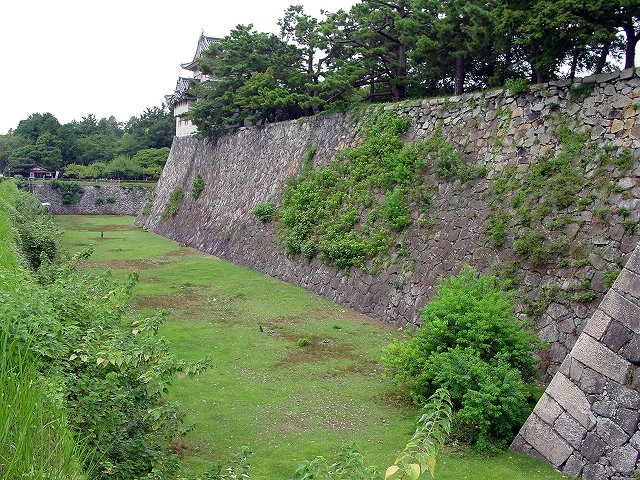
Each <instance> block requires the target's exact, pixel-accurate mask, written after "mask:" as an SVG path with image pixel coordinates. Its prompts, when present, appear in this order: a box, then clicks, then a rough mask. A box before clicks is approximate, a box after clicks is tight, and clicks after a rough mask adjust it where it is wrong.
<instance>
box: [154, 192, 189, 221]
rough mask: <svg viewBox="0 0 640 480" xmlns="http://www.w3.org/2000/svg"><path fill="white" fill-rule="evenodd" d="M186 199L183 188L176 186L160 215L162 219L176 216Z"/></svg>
mask: <svg viewBox="0 0 640 480" xmlns="http://www.w3.org/2000/svg"><path fill="white" fill-rule="evenodd" d="M183 200H184V192H183V191H182V188H180V187H176V188H174V189H173V190H172V191H171V194H170V195H169V201H167V203H166V205H165V206H164V210H163V211H162V214H161V215H160V218H162V220H168V219H169V218H172V217H175V216H176V215H177V213H178V210H180V206H181V205H182V201H183Z"/></svg>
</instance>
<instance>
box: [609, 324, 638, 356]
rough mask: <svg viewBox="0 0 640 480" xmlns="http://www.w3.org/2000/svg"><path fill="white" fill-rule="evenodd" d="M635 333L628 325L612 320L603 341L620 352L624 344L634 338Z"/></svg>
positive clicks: (613, 349)
mask: <svg viewBox="0 0 640 480" xmlns="http://www.w3.org/2000/svg"><path fill="white" fill-rule="evenodd" d="M634 335H636V334H634V333H633V332H632V331H631V330H629V329H628V328H627V327H625V326H624V325H622V324H621V323H619V322H617V321H613V322H611V324H610V325H609V328H607V332H606V333H605V334H604V337H603V338H602V342H603V343H604V344H605V345H606V346H607V347H609V349H611V350H612V351H614V352H618V350H620V348H622V346H623V345H624V344H625V343H627V342H628V341H629V340H631V339H632V338H633V336H634Z"/></svg>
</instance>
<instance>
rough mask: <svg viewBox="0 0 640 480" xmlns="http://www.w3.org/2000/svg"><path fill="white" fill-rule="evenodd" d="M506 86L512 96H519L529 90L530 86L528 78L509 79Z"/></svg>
mask: <svg viewBox="0 0 640 480" xmlns="http://www.w3.org/2000/svg"><path fill="white" fill-rule="evenodd" d="M504 86H505V87H506V89H507V90H509V92H510V93H511V94H512V95H518V94H520V93H523V92H524V91H526V90H527V87H528V86H529V79H528V78H509V79H507V81H506V82H504Z"/></svg>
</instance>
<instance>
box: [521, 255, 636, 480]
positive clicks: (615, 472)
mask: <svg viewBox="0 0 640 480" xmlns="http://www.w3.org/2000/svg"><path fill="white" fill-rule="evenodd" d="M639 365H640V246H639V247H636V249H635V251H634V252H633V254H632V255H631V257H630V258H629V260H628V261H627V264H626V266H625V268H624V269H623V270H622V273H621V274H620V275H619V276H618V278H617V280H616V281H615V283H614V284H613V287H612V288H611V289H610V290H609V292H608V293H607V294H606V295H605V297H604V299H603V300H602V303H601V304H600V306H599V307H598V308H597V310H596V311H595V313H594V314H593V316H592V317H591V319H590V320H589V322H588V323H587V325H586V327H585V328H584V330H583V332H582V334H580V336H579V337H578V341H577V342H576V344H575V346H574V347H573V349H572V350H571V352H570V353H569V355H567V357H566V358H565V360H564V361H563V362H562V365H561V367H560V371H559V372H558V373H556V375H555V376H554V377H553V380H552V381H551V383H550V384H549V387H548V388H547V390H546V392H545V393H544V395H543V396H542V398H541V399H540V401H539V402H538V404H537V405H536V407H535V409H534V411H533V414H532V415H531V416H530V417H529V419H528V420H527V422H526V423H525V425H524V426H523V427H522V429H521V430H520V433H519V435H518V436H517V437H516V439H515V440H514V442H513V445H512V448H514V449H515V450H519V451H521V452H523V453H527V454H530V455H535V456H538V457H541V458H542V459H543V460H545V461H547V462H549V463H551V464H552V465H553V466H554V467H556V468H557V469H559V470H561V471H563V472H565V473H567V474H569V475H571V476H580V475H582V478H584V479H586V480H599V479H627V478H629V479H630V478H634V477H633V475H632V473H633V472H634V471H635V470H636V469H637V468H640V463H639V462H638V451H639V450H640V431H638V418H639V417H640V415H639V413H638V409H640V394H639V393H638V392H639V391H640V371H639V370H638V366H639Z"/></svg>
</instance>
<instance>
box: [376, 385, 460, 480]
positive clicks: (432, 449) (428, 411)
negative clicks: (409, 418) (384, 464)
mask: <svg viewBox="0 0 640 480" xmlns="http://www.w3.org/2000/svg"><path fill="white" fill-rule="evenodd" d="M452 419H453V413H452V405H451V398H450V395H449V392H448V391H447V390H446V389H444V388H438V389H437V390H436V391H435V392H434V393H433V395H431V397H429V399H428V400H427V402H426V404H425V405H424V406H423V407H422V415H421V416H420V420H418V427H417V428H416V431H415V433H414V434H413V436H412V437H411V440H409V443H407V446H406V447H405V448H404V450H403V451H402V453H400V455H398V458H396V461H395V463H394V464H393V465H392V466H390V467H389V468H388V469H387V471H386V473H385V480H404V479H409V480H415V479H417V478H418V477H420V475H422V474H424V473H427V472H429V474H430V475H431V477H432V478H433V476H434V475H435V471H436V461H437V456H438V452H439V450H440V449H441V448H442V447H443V446H444V442H445V440H446V438H447V436H448V435H449V433H450V432H451V422H452Z"/></svg>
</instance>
